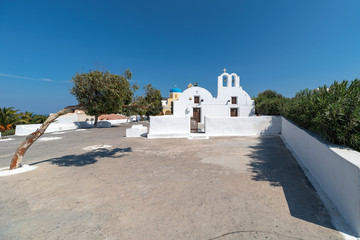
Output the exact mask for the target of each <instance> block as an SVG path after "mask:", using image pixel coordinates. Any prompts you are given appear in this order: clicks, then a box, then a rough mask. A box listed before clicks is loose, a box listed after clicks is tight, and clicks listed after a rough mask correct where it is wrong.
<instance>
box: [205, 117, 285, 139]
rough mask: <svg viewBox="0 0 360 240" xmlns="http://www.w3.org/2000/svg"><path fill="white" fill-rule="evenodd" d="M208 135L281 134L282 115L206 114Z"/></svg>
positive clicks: (206, 131)
mask: <svg viewBox="0 0 360 240" xmlns="http://www.w3.org/2000/svg"><path fill="white" fill-rule="evenodd" d="M205 133H206V135H208V136H250V135H279V134H280V133H281V117H278V116H261V117H227V118H224V117H209V116H205Z"/></svg>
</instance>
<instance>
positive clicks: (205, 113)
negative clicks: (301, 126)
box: [147, 69, 280, 139]
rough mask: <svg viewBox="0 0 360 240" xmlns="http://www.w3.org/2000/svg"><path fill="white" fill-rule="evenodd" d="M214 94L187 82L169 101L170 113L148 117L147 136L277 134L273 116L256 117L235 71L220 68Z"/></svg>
mask: <svg viewBox="0 0 360 240" xmlns="http://www.w3.org/2000/svg"><path fill="white" fill-rule="evenodd" d="M217 86H218V89H217V96H216V97H213V96H212V95H211V93H210V92H209V91H208V90H206V89H204V88H202V87H198V86H197V84H196V85H195V86H193V85H191V84H189V86H188V88H187V89H186V90H185V91H184V92H182V93H181V90H180V89H176V90H178V93H179V94H178V95H179V99H175V100H174V101H173V115H163V116H151V117H150V128H149V133H148V135H147V137H148V138H188V139H194V138H202V139H207V138H209V137H213V136H249V135H251V136H254V135H268V134H279V132H280V130H279V129H280V121H279V119H278V117H274V116H260V117H258V116H256V115H255V103H254V101H253V100H251V98H250V96H249V94H247V93H246V92H245V91H244V90H243V88H242V87H241V86H240V77H239V76H238V75H237V74H236V73H231V74H229V73H227V72H226V69H224V73H222V74H221V75H220V76H218V78H217Z"/></svg>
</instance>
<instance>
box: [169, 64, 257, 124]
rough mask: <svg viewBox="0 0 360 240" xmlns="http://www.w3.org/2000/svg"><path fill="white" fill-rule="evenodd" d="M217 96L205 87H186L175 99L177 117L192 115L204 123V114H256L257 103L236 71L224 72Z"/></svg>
mask: <svg viewBox="0 0 360 240" xmlns="http://www.w3.org/2000/svg"><path fill="white" fill-rule="evenodd" d="M217 86H218V87H217V97H216V98H214V97H213V96H212V95H211V93H210V92H209V91H208V90H206V89H205V88H202V87H198V86H194V87H190V88H188V89H186V90H185V91H184V92H183V93H182V94H181V95H180V97H179V99H178V100H177V101H174V109H173V114H174V116H175V117H183V116H190V117H191V118H192V119H193V120H195V121H197V122H199V123H203V122H204V116H211V117H240V116H253V115H255V103H254V101H253V100H251V98H250V96H249V94H247V93H246V92H245V91H244V90H243V88H242V87H241V86H240V77H239V76H238V75H237V74H236V73H231V74H229V73H227V72H226V69H224V73H223V74H221V75H220V76H218V79H217Z"/></svg>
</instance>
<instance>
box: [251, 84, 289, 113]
mask: <svg viewBox="0 0 360 240" xmlns="http://www.w3.org/2000/svg"><path fill="white" fill-rule="evenodd" d="M254 100H255V113H256V114H257V115H281V113H282V109H283V107H284V104H285V102H286V101H287V99H286V98H285V97H284V96H283V95H281V94H279V93H277V92H275V91H273V90H265V91H264V92H261V93H259V94H258V96H257V97H256V98H254Z"/></svg>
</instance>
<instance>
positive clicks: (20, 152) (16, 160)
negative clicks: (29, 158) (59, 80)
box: [10, 106, 79, 170]
mask: <svg viewBox="0 0 360 240" xmlns="http://www.w3.org/2000/svg"><path fill="white" fill-rule="evenodd" d="M76 109H79V106H69V107H66V108H64V109H63V110H61V111H59V112H58V113H55V114H53V115H51V116H49V117H48V118H47V119H46V120H45V122H44V123H43V124H42V125H41V126H40V128H38V129H37V130H36V131H35V132H33V133H31V134H29V135H28V136H27V137H26V139H25V140H24V141H23V142H22V143H21V144H20V146H19V147H18V148H17V150H16V152H15V154H14V156H13V158H12V160H11V164H10V170H12V169H15V168H18V167H19V166H20V164H21V160H22V159H23V157H24V155H25V152H26V151H27V150H28V148H29V147H30V146H31V145H32V144H33V143H34V142H35V141H36V140H37V139H38V138H39V137H41V135H43V134H44V132H45V130H46V129H47V128H48V126H49V125H50V123H52V122H53V121H55V119H57V118H58V117H60V116H61V115H65V114H67V113H71V112H74V111H75V110H76Z"/></svg>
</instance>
